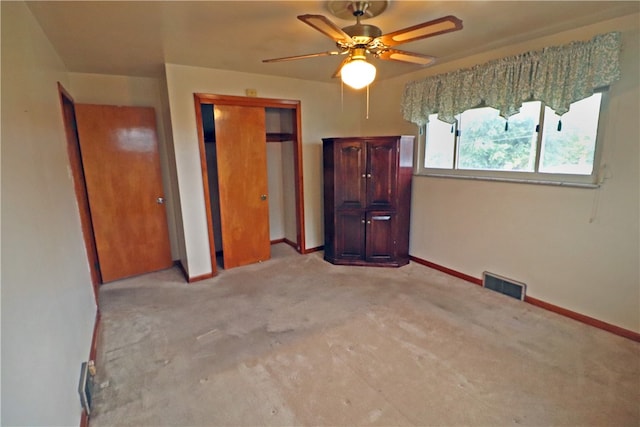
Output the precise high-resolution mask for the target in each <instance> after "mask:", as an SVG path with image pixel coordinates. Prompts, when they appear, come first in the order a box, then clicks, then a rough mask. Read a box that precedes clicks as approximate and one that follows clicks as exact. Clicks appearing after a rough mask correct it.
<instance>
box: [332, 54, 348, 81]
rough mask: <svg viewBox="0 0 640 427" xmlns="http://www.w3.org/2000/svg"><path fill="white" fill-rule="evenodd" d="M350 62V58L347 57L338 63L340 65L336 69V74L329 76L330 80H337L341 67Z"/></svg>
mask: <svg viewBox="0 0 640 427" xmlns="http://www.w3.org/2000/svg"><path fill="white" fill-rule="evenodd" d="M350 60H351V57H349V56H347V57H346V58H344V60H343V61H342V62H341V63H340V65H339V66H338V68H336V72H335V73H333V75H332V76H331V78H332V79H335V78H338V77H340V72H341V71H342V67H344V65H345V64H346V63H347V62H349V61H350Z"/></svg>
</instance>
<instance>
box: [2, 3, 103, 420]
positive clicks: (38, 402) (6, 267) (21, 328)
mask: <svg viewBox="0 0 640 427" xmlns="http://www.w3.org/2000/svg"><path fill="white" fill-rule="evenodd" d="M1 15H2V38H1V40H2V47H1V50H2V118H1V125H0V127H1V129H2V131H1V132H2V134H1V135H2V419H1V422H0V423H1V424H2V425H69V426H71V425H76V426H77V425H79V423H80V413H81V409H80V401H79V397H78V392H77V388H78V381H79V376H80V365H81V362H83V361H86V360H87V359H88V357H89V349H90V345H91V335H92V331H93V325H94V321H95V314H96V305H95V300H94V296H93V290H92V287H91V277H90V273H89V264H88V262H87V256H86V252H85V248H84V243H83V239H82V231H81V226H80V218H79V214H78V207H77V203H76V198H75V193H74V187H73V181H72V177H71V173H70V170H69V162H68V157H67V151H66V138H65V134H64V127H63V120H62V111H61V108H60V101H59V98H58V88H57V84H56V82H58V81H60V82H61V83H62V84H63V85H64V86H65V87H66V88H67V89H69V81H68V79H67V70H66V69H65V66H64V64H63V63H62V61H61V60H60V58H59V57H58V55H57V54H56V52H55V50H54V49H53V47H52V46H51V45H50V43H49V41H48V40H47V38H46V37H45V35H44V33H43V32H42V30H41V28H40V27H39V25H38V24H37V23H36V21H35V19H34V18H33V16H32V15H31V12H30V11H29V10H28V8H27V7H26V6H25V4H24V3H16V2H1Z"/></svg>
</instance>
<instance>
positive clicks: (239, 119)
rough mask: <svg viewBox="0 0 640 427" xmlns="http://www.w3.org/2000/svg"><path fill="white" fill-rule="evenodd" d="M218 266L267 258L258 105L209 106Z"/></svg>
mask: <svg viewBox="0 0 640 427" xmlns="http://www.w3.org/2000/svg"><path fill="white" fill-rule="evenodd" d="M213 115H214V122H215V132H216V145H217V146H216V149H217V155H218V185H219V192H220V222H221V228H222V252H223V259H224V268H231V267H237V266H240V265H245V264H252V263H255V262H259V261H263V260H267V259H269V258H270V257H271V246H270V243H271V242H270V240H269V201H268V191H267V145H266V142H267V141H266V133H265V111H264V108H263V107H245V106H236V105H216V106H214V113H213Z"/></svg>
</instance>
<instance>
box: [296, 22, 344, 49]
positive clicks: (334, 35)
mask: <svg viewBox="0 0 640 427" xmlns="http://www.w3.org/2000/svg"><path fill="white" fill-rule="evenodd" d="M298 19H299V20H301V21H302V22H304V23H305V24H307V25H309V26H311V27H313V28H315V29H316V30H318V31H320V32H321V33H322V34H324V35H325V36H327V37H329V38H330V39H332V40H333V41H335V42H342V43H347V44H352V43H354V41H353V39H352V38H351V36H350V35H349V34H347V33H345V32H344V31H342V29H341V28H340V27H338V26H337V25H336V24H334V23H333V22H331V21H330V20H329V19H328V18H326V17H325V16H323V15H300V16H298Z"/></svg>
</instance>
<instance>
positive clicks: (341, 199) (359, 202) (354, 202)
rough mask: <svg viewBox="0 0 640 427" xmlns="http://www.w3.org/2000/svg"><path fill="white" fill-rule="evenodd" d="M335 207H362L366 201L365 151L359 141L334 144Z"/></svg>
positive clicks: (363, 145)
mask: <svg viewBox="0 0 640 427" xmlns="http://www.w3.org/2000/svg"><path fill="white" fill-rule="evenodd" d="M334 153H335V154H334V155H335V160H334V173H335V181H336V184H337V185H336V186H335V198H336V201H335V207H336V208H337V209H345V208H347V209H354V208H363V207H364V206H365V202H366V195H367V193H366V185H367V175H366V169H367V165H366V163H367V153H366V150H365V144H364V143H363V142H361V141H348V142H340V143H335V144H334Z"/></svg>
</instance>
